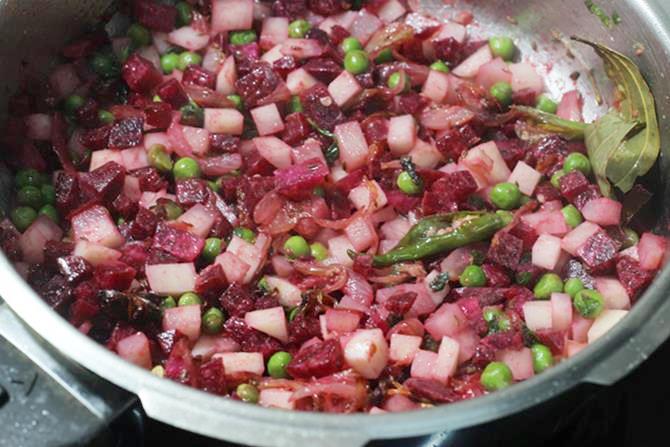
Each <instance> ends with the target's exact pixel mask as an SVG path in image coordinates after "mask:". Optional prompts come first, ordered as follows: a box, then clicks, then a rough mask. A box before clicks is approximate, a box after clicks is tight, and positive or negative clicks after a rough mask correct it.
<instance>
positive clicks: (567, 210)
mask: <svg viewBox="0 0 670 447" xmlns="http://www.w3.org/2000/svg"><path fill="white" fill-rule="evenodd" d="M561 212H562V213H563V217H564V218H565V223H566V224H568V225H569V226H570V228H575V227H576V226H577V225H579V224H580V223H582V222H583V221H584V219H582V213H580V212H579V210H578V209H577V208H576V207H575V206H574V205H568V206H565V207H563V209H561Z"/></svg>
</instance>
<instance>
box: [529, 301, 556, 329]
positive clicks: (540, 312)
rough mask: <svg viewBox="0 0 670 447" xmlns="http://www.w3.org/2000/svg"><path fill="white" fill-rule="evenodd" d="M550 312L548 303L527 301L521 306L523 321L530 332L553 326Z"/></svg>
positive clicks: (550, 308) (549, 303)
mask: <svg viewBox="0 0 670 447" xmlns="http://www.w3.org/2000/svg"><path fill="white" fill-rule="evenodd" d="M551 312H552V307H551V302H550V301H528V302H527V303H524V305H523V315H524V320H525V321H526V326H528V329H530V330H531V331H537V330H539V329H551V326H552V324H553V317H552V313H551Z"/></svg>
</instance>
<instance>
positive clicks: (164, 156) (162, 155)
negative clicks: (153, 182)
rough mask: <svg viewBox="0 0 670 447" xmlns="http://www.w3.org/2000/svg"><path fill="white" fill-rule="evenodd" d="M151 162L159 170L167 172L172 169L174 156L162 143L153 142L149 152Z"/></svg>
mask: <svg viewBox="0 0 670 447" xmlns="http://www.w3.org/2000/svg"><path fill="white" fill-rule="evenodd" d="M147 155H148V157H149V164H150V165H151V166H153V167H154V168H156V169H157V170H158V171H159V172H163V173H167V172H170V171H172V166H173V163H172V157H170V154H168V153H167V150H166V149H165V146H163V145H162V144H153V145H152V146H151V147H150V148H149V152H148V154H147Z"/></svg>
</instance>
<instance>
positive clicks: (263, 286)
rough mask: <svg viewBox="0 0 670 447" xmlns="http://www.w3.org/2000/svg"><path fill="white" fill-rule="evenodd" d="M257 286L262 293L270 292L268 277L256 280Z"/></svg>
mask: <svg viewBox="0 0 670 447" xmlns="http://www.w3.org/2000/svg"><path fill="white" fill-rule="evenodd" d="M258 288H259V289H260V290H261V291H263V292H264V293H267V292H272V290H271V288H270V284H269V283H268V279H267V278H266V277H265V276H264V277H262V278H261V279H259V280H258Z"/></svg>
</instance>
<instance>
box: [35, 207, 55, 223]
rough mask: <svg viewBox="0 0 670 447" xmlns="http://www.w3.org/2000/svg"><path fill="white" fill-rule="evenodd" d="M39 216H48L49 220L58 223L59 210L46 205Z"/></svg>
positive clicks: (39, 212)
mask: <svg viewBox="0 0 670 447" xmlns="http://www.w3.org/2000/svg"><path fill="white" fill-rule="evenodd" d="M37 214H38V215H41V216H47V217H48V218H49V219H51V220H53V221H54V222H56V223H58V220H59V219H58V210H57V209H56V207H55V206H53V205H51V204H48V203H47V204H46V205H44V206H43V207H42V208H40V210H39V211H38V212H37Z"/></svg>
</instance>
